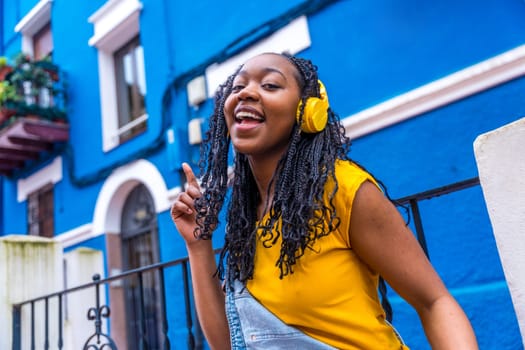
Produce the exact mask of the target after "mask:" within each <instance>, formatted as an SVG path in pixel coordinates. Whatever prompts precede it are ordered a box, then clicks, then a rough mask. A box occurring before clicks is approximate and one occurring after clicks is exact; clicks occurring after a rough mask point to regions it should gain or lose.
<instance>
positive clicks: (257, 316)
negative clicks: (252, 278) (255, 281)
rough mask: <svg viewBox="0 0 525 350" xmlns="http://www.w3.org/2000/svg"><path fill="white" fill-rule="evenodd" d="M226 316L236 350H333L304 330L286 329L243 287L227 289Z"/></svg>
mask: <svg viewBox="0 0 525 350" xmlns="http://www.w3.org/2000/svg"><path fill="white" fill-rule="evenodd" d="M226 316H227V318H228V325H229V327H230V337H231V348H232V350H244V349H254V350H258V349H261V350H278V349H287V350H294V349H297V350H299V349H301V350H304V349H309V350H333V349H335V348H333V347H331V346H329V345H326V344H324V343H322V342H320V341H318V340H316V339H314V338H312V337H310V336H308V335H306V334H305V333H303V332H301V331H300V330H298V329H296V328H294V327H291V326H288V325H286V324H285V323H284V322H283V321H281V320H280V319H278V318H277V317H276V316H275V315H274V314H272V313H271V312H270V311H268V310H267V309H266V308H265V307H264V306H262V305H261V304H260V303H259V302H258V301H257V300H255V299H254V298H253V297H252V296H251V295H250V293H249V292H248V290H247V289H246V288H244V286H243V285H242V283H240V282H238V281H236V282H235V283H234V290H231V288H230V287H229V286H226Z"/></svg>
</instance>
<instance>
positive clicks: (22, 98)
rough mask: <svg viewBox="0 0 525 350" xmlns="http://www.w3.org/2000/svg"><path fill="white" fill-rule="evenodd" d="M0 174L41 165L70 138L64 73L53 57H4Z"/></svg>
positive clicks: (0, 88) (0, 73) (0, 94)
mask: <svg viewBox="0 0 525 350" xmlns="http://www.w3.org/2000/svg"><path fill="white" fill-rule="evenodd" d="M0 58H1V60H0V63H1V64H0V176H2V175H3V176H12V175H16V173H17V172H19V171H22V170H24V169H28V168H30V167H31V166H37V165H38V164H39V163H40V162H43V161H45V160H46V159H48V158H49V157H50V156H52V155H53V154H55V153H56V151H57V150H58V146H59V145H58V144H59V143H63V142H65V141H67V140H68V139H69V124H68V122H67V115H66V112H65V110H66V108H65V106H66V93H65V89H64V85H63V83H62V82H63V79H62V78H63V77H62V73H61V72H60V70H59V69H58V67H57V66H56V65H55V64H53V63H52V62H51V61H50V59H49V58H48V59H41V60H36V61H35V60H32V59H31V58H30V57H29V56H27V55H25V54H23V53H21V54H19V55H17V56H16V57H15V59H14V62H13V64H12V65H10V64H9V63H8V62H7V59H6V58H5V57H4V58H2V57H0Z"/></svg>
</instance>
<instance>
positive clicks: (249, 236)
mask: <svg viewBox="0 0 525 350" xmlns="http://www.w3.org/2000/svg"><path fill="white" fill-rule="evenodd" d="M230 144H231V145H233V147H234V150H235V155H234V159H233V163H234V174H233V179H230V178H229V177H228V164H229V160H228V153H229V146H230ZM349 149H350V141H349V139H348V138H347V137H346V136H345V135H344V129H343V127H342V125H341V123H340V121H339V118H338V116H337V115H336V114H335V113H334V112H333V111H332V109H331V108H330V106H329V103H328V96H327V93H326V90H325V88H324V86H323V84H322V83H321V82H320V81H319V79H318V76H317V68H316V67H315V66H314V65H313V64H312V62H310V61H309V60H305V59H301V58H297V57H293V56H289V55H280V54H273V53H268V54H262V55H259V56H255V57H253V58H252V59H250V60H248V61H247V62H246V63H245V64H244V65H242V66H241V67H240V68H239V70H238V71H237V72H236V73H235V74H233V75H232V76H230V77H229V78H228V79H227V81H226V82H225V84H223V85H222V86H221V87H220V88H219V89H218V91H217V94H216V98H215V109H214V113H213V114H212V116H211V118H210V128H209V131H208V134H207V139H206V141H205V143H204V147H203V149H202V156H203V159H202V160H203V162H202V163H201V164H202V169H201V171H202V172H203V175H202V178H201V181H200V185H202V188H203V189H204V190H203V191H202V190H201V187H200V185H199V182H198V181H197V178H196V176H195V175H194V173H193V171H192V169H191V168H190V167H189V166H188V165H187V164H183V169H184V172H185V174H186V177H187V182H188V187H187V189H186V191H185V192H182V193H181V194H180V195H179V196H178V198H177V200H176V201H175V203H174V204H173V206H172V209H171V215H172V219H173V221H174V223H175V225H176V227H177V230H178V231H179V233H180V234H181V235H182V237H183V238H184V240H185V242H186V247H187V249H188V255H189V258H190V265H191V269H192V279H193V286H194V293H195V300H196V306H197V312H198V316H199V320H200V322H201V324H202V328H203V331H204V334H205V336H206V338H207V340H208V342H209V343H210V345H211V347H212V348H213V349H229V348H232V349H282V348H286V347H292V348H300V349H335V348H337V349H371V350H372V349H373V350H375V349H408V347H407V345H405V343H404V342H403V340H402V339H401V337H400V336H399V334H398V333H397V332H396V330H395V329H394V328H393V326H392V325H391V324H390V323H389V322H388V318H389V317H388V315H387V313H386V312H385V310H384V309H383V307H382V306H381V303H380V300H379V295H378V286H379V279H380V276H381V277H382V278H384V279H385V280H386V281H387V282H388V283H389V284H390V285H391V286H392V287H393V288H394V289H395V290H396V291H397V292H398V293H399V294H400V295H401V296H402V297H403V298H405V299H406V300H407V301H408V302H409V303H410V304H411V305H412V306H414V308H415V309H416V311H417V312H418V314H419V316H420V318H421V321H422V324H423V326H424V328H425V331H426V334H427V336H428V339H429V342H430V343H431V345H432V347H433V348H434V349H477V345H476V339H475V336H474V333H473V331H472V328H471V326H470V323H469V321H468V319H467V318H466V316H465V314H464V313H463V310H462V309H461V308H460V307H459V305H458V304H457V303H456V301H455V300H454V299H453V297H452V296H451V295H450V294H449V292H448V291H447V289H446V288H445V286H444V284H443V283H442V281H441V279H440V278H439V276H438V275H437V274H436V272H435V271H434V269H433V267H432V266H431V265H430V263H429V261H428V260H427V258H426V256H425V254H424V253H423V251H422V250H421V248H420V246H419V244H418V243H417V241H416V239H415V238H414V235H413V234H412V232H410V230H409V229H408V228H407V226H406V225H405V223H404V221H403V220H402V218H401V216H400V215H399V213H398V211H397V210H396V208H395V207H394V205H393V204H392V203H391V201H390V200H389V199H388V198H387V197H386V196H385V195H384V194H383V192H382V190H381V187H379V185H378V181H377V180H376V179H375V178H374V177H373V176H372V175H371V174H369V173H368V172H367V171H366V170H365V169H364V168H363V167H362V166H360V165H358V164H357V163H355V162H354V161H352V160H351V159H350V158H349V156H348V153H349ZM229 185H231V186H229ZM229 187H231V200H230V201H229V204H228V210H227V213H226V218H227V226H226V232H225V245H224V249H223V251H222V252H221V256H220V264H219V266H218V267H217V265H216V263H215V259H214V254H213V249H212V245H211V241H210V238H211V236H212V234H213V231H214V230H215V228H216V227H217V224H218V216H219V212H220V211H221V208H222V206H223V204H224V201H225V198H226V197H227V196H226V194H227V191H228V190H229ZM399 252H403V253H402V254H400V253H399ZM217 272H218V273H217ZM221 279H223V280H224V281H225V283H226V285H225V289H224V291H225V293H224V292H223V288H222V283H221ZM269 330H270V331H269ZM268 332H270V333H268Z"/></svg>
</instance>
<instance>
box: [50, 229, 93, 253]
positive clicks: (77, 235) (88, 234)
mask: <svg viewBox="0 0 525 350" xmlns="http://www.w3.org/2000/svg"><path fill="white" fill-rule="evenodd" d="M99 235H100V234H95V233H94V232H93V225H92V224H91V223H89V224H85V225H82V226H79V227H76V228H74V229H72V230H69V231H66V232H63V233H61V234H59V235H56V236H55V237H54V238H55V240H56V241H58V242H60V243H62V246H63V247H64V248H69V247H71V246H73V245H75V244H78V243H82V242H85V241H87V240H88V239H91V238H95V237H97V236H99Z"/></svg>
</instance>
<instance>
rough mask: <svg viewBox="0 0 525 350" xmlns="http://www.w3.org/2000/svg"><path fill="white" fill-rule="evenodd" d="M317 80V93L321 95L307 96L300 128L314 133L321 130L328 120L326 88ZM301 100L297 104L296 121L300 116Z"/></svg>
mask: <svg viewBox="0 0 525 350" xmlns="http://www.w3.org/2000/svg"><path fill="white" fill-rule="evenodd" d="M318 81H319V94H320V96H321V97H308V99H306V105H305V106H304V113H303V122H302V123H301V130H302V131H303V132H305V133H308V134H314V133H317V132H320V131H322V130H323V129H324V128H325V126H326V123H327V122H328V107H330V104H329V103H328V96H327V95H326V89H325V87H324V85H323V83H322V82H321V80H318ZM302 102H303V101H299V106H297V116H296V118H297V122H299V118H300V116H301V105H302Z"/></svg>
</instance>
